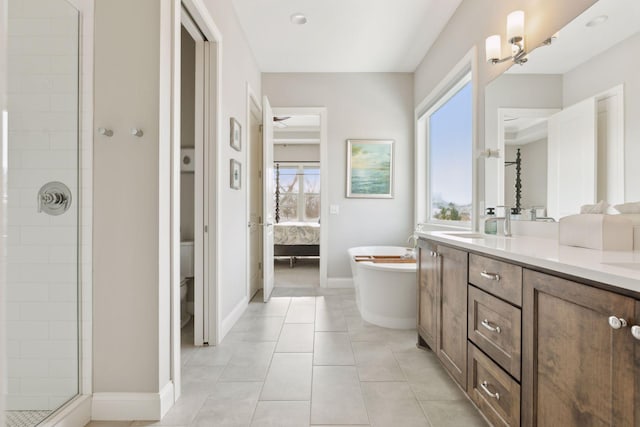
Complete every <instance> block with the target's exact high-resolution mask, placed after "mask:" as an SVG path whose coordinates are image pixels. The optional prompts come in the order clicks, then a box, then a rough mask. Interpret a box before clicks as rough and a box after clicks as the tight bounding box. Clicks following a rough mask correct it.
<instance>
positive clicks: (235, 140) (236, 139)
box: [229, 117, 242, 151]
mask: <svg viewBox="0 0 640 427" xmlns="http://www.w3.org/2000/svg"><path fill="white" fill-rule="evenodd" d="M229 127H230V129H231V132H230V135H229V137H230V139H229V144H230V145H231V148H233V149H234V150H236V151H240V150H241V149H242V145H241V144H242V126H240V123H239V122H238V121H237V120H236V119H235V118H234V117H231V125H230V126H229Z"/></svg>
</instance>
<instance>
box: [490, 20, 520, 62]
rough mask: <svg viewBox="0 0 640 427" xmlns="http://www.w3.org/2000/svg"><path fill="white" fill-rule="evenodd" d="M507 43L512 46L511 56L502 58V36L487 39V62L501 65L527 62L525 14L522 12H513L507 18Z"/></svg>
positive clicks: (496, 35)
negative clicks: (509, 61)
mask: <svg viewBox="0 0 640 427" xmlns="http://www.w3.org/2000/svg"><path fill="white" fill-rule="evenodd" d="M507 41H508V42H509V44H510V45H511V56H507V57H506V58H501V56H502V41H501V40H500V35H498V34H495V35H493V36H489V37H487V40H486V41H485V51H486V54H487V62H491V63H492V64H499V63H501V62H505V61H508V60H512V61H513V62H514V63H516V64H520V65H522V64H524V63H525V62H527V58H526V56H527V51H526V50H525V46H524V12H523V11H522V10H516V11H515V12H511V13H510V14H509V15H508V16H507Z"/></svg>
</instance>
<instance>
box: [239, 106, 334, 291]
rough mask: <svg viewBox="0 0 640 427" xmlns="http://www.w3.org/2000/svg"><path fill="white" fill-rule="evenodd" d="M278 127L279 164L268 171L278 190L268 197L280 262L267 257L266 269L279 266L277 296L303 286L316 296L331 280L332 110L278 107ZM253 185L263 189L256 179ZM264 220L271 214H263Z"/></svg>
mask: <svg viewBox="0 0 640 427" xmlns="http://www.w3.org/2000/svg"><path fill="white" fill-rule="evenodd" d="M272 124H273V135H272V136H273V159H274V161H273V164H272V165H270V166H271V167H269V168H267V167H266V166H265V167H264V170H268V169H272V170H273V172H272V173H271V174H268V175H269V176H267V175H265V176H264V179H271V180H272V181H273V184H274V185H273V187H274V189H275V191H274V192H273V194H270V195H263V196H264V197H272V198H273V199H274V202H275V203H274V212H273V217H274V219H275V224H274V227H273V235H274V247H273V249H274V251H273V255H274V258H273V259H271V260H267V259H263V265H266V263H267V262H271V263H273V265H274V272H275V274H274V277H275V279H274V285H275V292H276V293H275V294H274V295H276V296H277V295H278V293H279V292H285V293H286V292H287V291H289V290H290V289H291V288H297V289H296V291H294V292H298V293H299V292H309V293H310V294H314V293H315V289H316V288H318V287H321V286H326V277H327V265H326V260H325V258H324V257H323V253H326V250H327V244H326V242H327V236H328V225H329V224H328V221H327V220H328V193H327V192H326V191H324V192H323V191H322V189H323V188H324V189H326V188H327V187H328V186H327V180H328V176H327V171H326V168H322V165H326V164H327V163H326V159H327V152H326V129H327V128H326V109H325V108H307V107H291V108H274V109H273V117H272ZM265 129H266V126H265ZM252 159H253V157H252ZM252 164H261V163H259V162H256V163H252ZM251 169H253V171H252V172H251V173H258V174H260V173H261V172H260V171H259V170H258V168H257V167H252V168H251ZM251 187H252V188H258V189H260V188H263V186H261V185H260V186H259V183H258V182H255V183H254V182H253V181H252V183H251ZM250 191H251V190H250ZM249 218H250V225H249V226H250V227H251V223H252V222H254V218H253V217H252V213H251V212H250V214H249ZM261 218H265V215H262V216H258V219H261ZM259 222H260V221H258V223H259ZM256 229H261V230H262V228H258V227H256ZM260 234H261V233H260ZM256 245H259V243H258V242H257V241H256V242H251V243H250V244H249V245H248V250H249V251H250V254H251V253H252V251H253V250H254V249H253V248H254V247H255V246H256ZM250 256H251V255H249V258H250ZM249 277H251V276H249ZM248 288H249V296H250V297H252V296H253V295H254V294H253V293H252V292H253V291H254V290H255V288H251V285H250V284H248ZM278 288H288V289H278Z"/></svg>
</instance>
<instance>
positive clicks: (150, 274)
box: [93, 0, 169, 393]
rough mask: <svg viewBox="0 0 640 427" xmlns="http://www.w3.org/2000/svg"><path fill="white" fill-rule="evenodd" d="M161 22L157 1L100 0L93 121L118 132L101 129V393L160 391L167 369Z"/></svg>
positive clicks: (97, 172) (97, 360)
mask: <svg viewBox="0 0 640 427" xmlns="http://www.w3.org/2000/svg"><path fill="white" fill-rule="evenodd" d="M115 23H117V25H114V24H115ZM160 24H161V21H160V2H158V1H157V0H138V1H135V2H130V1H127V0H96V3H95V107H94V108H95V110H94V117H95V128H98V127H105V128H110V129H112V130H113V132H114V135H113V136H112V137H105V136H103V135H99V134H98V133H97V132H96V133H95V135H94V138H95V143H94V154H95V155H94V234H93V235H94V329H93V332H94V334H93V349H94V360H93V362H94V364H93V367H94V370H93V380H94V392H96V393H102V392H142V393H144V392H150V393H157V392H158V391H159V382H160V381H161V377H165V376H166V377H167V378H168V375H169V372H168V370H167V372H162V373H161V372H160V355H161V354H163V353H164V351H165V349H161V348H160V336H161V335H160V326H159V319H158V313H159V301H160V297H159V295H160V286H161V285H160V277H159V269H160V266H159V239H160V236H159V233H158V230H159V221H160V218H159V216H160V213H159V210H160V191H161V190H162V191H168V188H167V189H161V188H160V181H159V168H160V166H159V161H160V156H161V153H160V151H161V150H166V151H168V150H169V147H164V146H163V147H161V145H160V136H159V127H160V123H159V115H160V112H159V105H160V100H159V88H160V76H159V64H160V48H161V46H160ZM141 52H144V54H141ZM132 127H140V128H142V129H143V130H144V136H143V137H142V138H137V137H135V136H132V135H131V134H130V133H129V131H130V129H131V128H132ZM168 232H169V230H168V229H167V234H168ZM164 280H168V277H167V278H165V279H164ZM168 334H169V331H168V330H167V331H166V335H168ZM168 351H169V349H168V348H167V349H166V352H167V354H166V357H168V356H169V353H168Z"/></svg>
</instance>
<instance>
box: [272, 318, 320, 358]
mask: <svg viewBox="0 0 640 427" xmlns="http://www.w3.org/2000/svg"><path fill="white" fill-rule="evenodd" d="M313 329H314V327H313V325H312V324H298V323H285V324H284V326H283V327H282V332H281V333H280V339H278V344H277V345H276V352H277V353H312V352H313V340H314V337H315V334H314V331H313Z"/></svg>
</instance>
